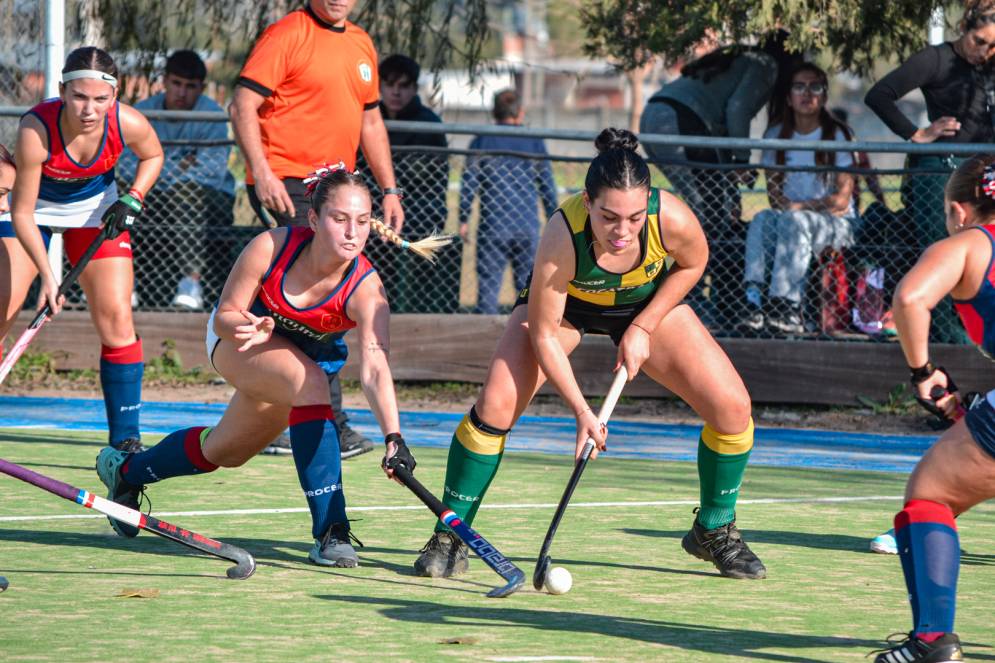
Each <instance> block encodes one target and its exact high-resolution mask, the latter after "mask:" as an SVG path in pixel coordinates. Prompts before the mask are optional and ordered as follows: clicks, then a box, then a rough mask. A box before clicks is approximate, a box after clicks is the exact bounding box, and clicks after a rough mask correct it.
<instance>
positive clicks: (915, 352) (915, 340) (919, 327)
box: [892, 291, 933, 368]
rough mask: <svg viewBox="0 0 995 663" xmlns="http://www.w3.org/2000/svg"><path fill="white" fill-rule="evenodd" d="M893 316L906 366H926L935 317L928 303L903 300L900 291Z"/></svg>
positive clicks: (897, 294) (896, 298)
mask: <svg viewBox="0 0 995 663" xmlns="http://www.w3.org/2000/svg"><path fill="white" fill-rule="evenodd" d="M892 315H893V316H894V318H895V328H896V329H897V330H898V340H899V342H900V343H901V346H902V354H904V355H905V362H906V364H908V365H909V366H911V367H913V368H917V367H919V366H923V365H925V364H926V362H927V361H929V327H930V322H931V320H932V317H933V316H932V313H931V312H930V310H929V307H928V306H927V305H926V302H925V301H923V300H919V299H911V298H904V299H903V296H902V293H901V291H899V292H898V293H896V294H895V302H894V303H893V305H892Z"/></svg>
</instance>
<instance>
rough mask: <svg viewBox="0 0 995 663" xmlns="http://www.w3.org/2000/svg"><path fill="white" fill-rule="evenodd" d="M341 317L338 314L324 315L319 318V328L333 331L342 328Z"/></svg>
mask: <svg viewBox="0 0 995 663" xmlns="http://www.w3.org/2000/svg"><path fill="white" fill-rule="evenodd" d="M342 323H343V320H342V316H341V315H339V314H338V313H325V314H323V315H322V316H321V323H320V324H321V328H322V329H327V330H328V331H335V330H337V329H341V328H342Z"/></svg>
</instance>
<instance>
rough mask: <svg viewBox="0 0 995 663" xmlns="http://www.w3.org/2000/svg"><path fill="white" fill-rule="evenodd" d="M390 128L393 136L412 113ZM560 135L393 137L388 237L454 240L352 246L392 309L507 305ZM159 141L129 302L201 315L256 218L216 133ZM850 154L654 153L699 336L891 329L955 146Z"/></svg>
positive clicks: (940, 333)
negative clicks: (847, 196)
mask: <svg viewBox="0 0 995 663" xmlns="http://www.w3.org/2000/svg"><path fill="white" fill-rule="evenodd" d="M6 115H7V116H4V117H0V120H2V122H0V126H6V124H8V123H10V122H11V121H12V118H11V117H9V115H10V114H9V113H8V114H6ZM151 115H152V116H153V117H154V116H155V114H154V113H152V114H151ZM163 115H165V114H163ZM214 119H215V120H222V119H223V117H222V116H220V115H218V116H217V117H216V118H214ZM403 124H404V125H405V126H404V128H405V129H407V128H410V126H411V125H412V124H413V123H403ZM434 126H435V130H436V131H438V130H448V131H450V134H449V136H450V143H451V144H464V145H465V144H466V140H465V137H466V134H467V133H468V132H469V131H470V130H471V129H476V130H481V131H484V132H491V133H494V132H500V130H499V129H497V128H495V127H489V128H486V129H485V128H483V127H467V126H464V125H434ZM511 133H514V132H513V131H512V132H511ZM532 133H533V134H536V135H543V134H544V133H546V134H548V137H549V138H556V139H557V143H556V145H557V146H558V147H559V146H562V145H563V144H564V142H563V141H564V140H569V139H568V138H567V137H566V136H564V135H562V134H564V133H565V132H556V131H549V132H542V131H540V130H532ZM573 140H574V141H575V142H574V143H573V144H572V145H573V146H575V147H576V148H577V149H570V150H563V151H571V152H574V153H575V154H584V153H588V155H585V156H564V155H562V154H556V155H543V154H535V153H522V152H487V151H479V150H469V149H464V148H459V147H451V148H438V147H404V148H395V150H394V155H393V156H394V165H395V169H396V172H397V177H398V183H399V185H400V186H402V187H403V188H404V189H405V191H406V192H407V196H406V198H405V199H404V203H403V204H404V208H405V213H406V216H407V220H406V223H405V230H404V235H405V236H406V237H407V238H409V239H419V238H421V237H424V236H426V235H428V234H430V233H432V232H449V233H453V234H455V235H457V238H458V239H457V241H456V242H455V243H454V244H453V245H452V246H451V247H449V248H448V249H446V250H444V251H442V253H441V254H440V255H439V260H438V262H437V263H436V264H431V263H428V262H425V261H423V260H421V259H420V258H417V257H415V256H413V255H411V254H409V253H407V252H402V251H399V250H398V249H396V248H395V247H393V246H391V245H388V244H386V243H384V242H381V241H379V240H377V239H371V240H370V244H368V247H367V254H368V255H369V256H370V258H371V260H373V262H374V264H375V265H376V266H377V268H378V270H379V271H380V273H381V275H382V277H383V279H384V282H385V284H386V287H387V290H388V295H389V298H390V301H391V306H392V309H393V310H394V311H395V312H400V313H455V312H485V313H491V312H508V311H510V310H511V308H512V306H513V305H514V302H515V299H516V297H517V292H518V290H519V288H520V287H521V286H522V285H524V283H525V282H526V279H527V277H528V274H529V272H530V270H531V263H532V258H533V256H534V253H535V249H536V244H537V241H538V237H539V234H540V232H541V225H542V224H543V223H544V222H545V219H546V218H548V214H549V211H550V210H549V209H547V208H548V207H549V206H550V205H555V202H551V201H550V199H552V201H558V200H563V199H564V198H565V197H567V196H569V195H571V194H573V193H576V192H578V191H581V190H582V188H583V182H584V176H585V174H586V172H587V166H588V163H589V159H590V157H589V154H590V152H593V148H589V147H588V146H589V145H591V141H590V137H588V136H586V135H584V136H583V138H581V137H580V136H579V135H578V136H577V137H576V138H574V139H573ZM676 140H680V139H676ZM688 140H695V139H688ZM697 140H699V141H701V140H705V141H706V142H707V141H708V140H709V139H697ZM551 142H552V141H551ZM713 143H714V141H713ZM746 144H747V145H748V146H750V147H752V148H754V149H760V148H765V149H773V148H772V146H773V147H774V148H778V147H779V148H782V149H792V148H794V149H799V148H802V147H809V149H811V148H816V149H836V150H839V149H840V146H839V145H838V144H835V145H834V144H827V143H821V142H820V143H791V142H790V141H777V144H776V145H775V144H774V143H771V142H763V143H761V142H760V141H746ZM164 147H165V150H166V154H167V156H166V167H165V169H164V171H163V175H162V176H161V178H160V180H159V182H158V183H157V185H156V188H155V189H154V190H153V191H152V192H151V193H150V195H149V197H148V199H147V212H146V213H145V214H144V215H143V218H142V222H141V225H140V226H139V227H138V228H137V229H136V230H135V231H133V239H134V248H135V278H136V285H135V290H136V307H137V308H138V309H140V310H207V309H209V308H210V307H211V306H213V305H214V303H215V302H216V301H217V297H218V295H219V294H220V291H221V288H222V286H223V285H224V281H225V278H226V277H227V275H228V273H229V272H230V270H231V268H232V265H233V264H234V261H235V259H236V258H237V256H238V255H239V253H240V252H241V250H242V249H243V248H244V247H245V245H246V244H247V243H248V242H249V241H250V240H251V239H252V238H253V237H254V236H255V235H256V234H258V233H259V232H261V231H262V230H263V229H264V228H263V226H262V224H261V223H260V222H259V221H258V220H257V219H256V217H255V215H254V214H253V213H252V210H251V208H250V206H249V205H248V202H247V200H246V196H245V191H244V186H243V185H242V184H241V182H242V181H244V165H243V163H242V161H241V159H240V158H239V155H238V154H237V150H235V149H234V148H233V143H232V142H231V141H185V142H183V141H173V142H172V143H167V144H165V145H164ZM740 147H742V146H740ZM853 147H864V148H869V149H873V148H874V146H873V144H860V145H858V144H854V146H853ZM877 149H878V150H880V149H881V148H880V147H878V148H877ZM910 151H912V150H911V149H910ZM959 152H960V153H961V154H963V153H964V152H965V150H964V149H959ZM754 154H755V155H759V154H760V153H759V152H756V151H755V152H754ZM853 154H854V163H855V164H856V165H857V166H860V167H850V168H845V169H832V168H826V167H812V168H791V167H787V166H776V165H774V166H766V167H765V166H761V165H758V164H753V165H746V166H735V167H733V166H729V165H722V164H719V163H711V162H708V161H696V162H687V161H684V162H672V163H655V164H654V166H653V182H654V184H655V185H656V186H660V187H662V188H664V189H667V190H671V191H673V192H675V193H676V194H677V195H679V196H680V197H681V198H682V199H683V200H685V201H686V202H687V203H688V204H689V206H690V207H691V208H692V210H693V211H694V212H695V213H696V215H697V216H698V218H699V220H700V221H701V224H702V227H703V229H704V231H705V234H706V236H707V238H708V242H709V247H710V258H709V263H708V267H707V269H706V272H705V275H704V277H703V278H702V280H701V282H700V283H699V284H698V286H696V287H695V288H694V289H693V290H692V292H691V293H689V295H688V298H687V301H688V303H689V304H690V305H691V306H692V307H693V308H694V309H695V310H696V311H697V313H698V315H699V316H700V317H701V319H702V320H703V321H704V323H705V324H706V325H707V326H708V327H709V328H710V329H711V331H712V332H713V334H715V335H716V336H724V337H757V338H773V337H780V338H785V337H788V338H798V339H830V338H831V339H850V340H888V339H890V338H893V337H894V326H893V323H892V322H891V320H890V312H889V309H890V302H891V296H892V294H893V292H894V289H895V286H896V285H897V283H898V281H899V280H900V279H901V277H902V276H903V275H904V274H905V273H906V272H907V271H908V269H909V268H910V267H911V266H912V265H913V264H914V263H915V261H916V259H917V258H918V256H919V254H920V253H921V252H922V250H923V249H924V248H925V247H926V246H928V245H929V244H930V243H932V242H934V241H936V240H938V239H940V238H941V237H943V236H945V234H946V231H945V224H944V213H943V186H944V183H945V181H946V178H947V176H948V175H949V173H950V172H951V170H952V169H953V168H954V167H955V165H956V164H957V163H958V162H959V161H960V160H961V158H963V157H954V156H951V155H947V156H937V155H915V154H913V155H911V157H910V158H908V159H906V160H905V161H906V163H905V166H904V167H900V168H890V169H874V168H870V167H869V164H868V161H867V159H866V157H864V158H862V157H861V156H860V155H859V154H858V153H857V152H856V151H854V152H853ZM904 156H906V155H902V154H899V153H897V152H893V153H891V155H886V156H885V158H884V159H881V157H878V158H879V159H880V160H882V161H885V160H887V161H891V162H896V161H897V162H899V163H901V160H902V158H903V157H904ZM754 161H755V162H757V161H758V159H756V158H755V159H754ZM133 163H134V160H133V158H132V159H129V158H128V157H127V156H126V157H124V158H122V162H121V165H120V168H119V172H118V175H119V177H120V178H121V180H122V184H125V180H126V179H127V177H128V176H129V172H130V170H129V169H133V167H134V165H133ZM840 173H843V175H842V176H841V175H840ZM231 175H234V179H235V181H237V182H238V183H239V184H237V185H236V186H235V188H234V189H230V188H226V187H225V186H224V185H223V183H224V182H225V181H226V180H230V179H231ZM841 177H842V178H849V179H850V180H852V182H853V196H852V201H848V203H849V204H847V205H844V206H843V208H847V207H849V209H841V210H838V211H837V212H836V213H828V212H822V211H818V210H815V209H813V208H814V207H815V206H814V205H811V204H808V205H807V206H808V208H809V209H804V208H805V207H806V204H801V205H797V207H800V208H802V209H799V210H794V211H790V210H789V211H784V210H780V209H777V208H778V201H779V200H780V201H781V203H782V204H783V198H782V199H779V198H778V191H781V192H782V193H783V192H784V191H787V190H788V189H790V188H791V186H792V184H791V183H792V182H795V181H796V180H797V178H802V179H806V178H807V179H808V180H811V181H819V182H822V183H823V184H824V185H825V186H826V187H828V190H830V191H831V190H833V187H834V186H837V185H839V184H840V183H841V182H842V181H843V180H842V179H841ZM369 180H370V183H371V190H372V191H373V192H374V199H375V200H376V199H378V198H379V195H378V193H377V188H376V185H375V182H374V181H373V179H372V177H371V176H370V177H369ZM550 189H551V190H550ZM378 211H379V210H375V212H378ZM663 214H664V216H666V209H664V210H663ZM461 221H465V222H466V223H465V224H461ZM461 226H462V228H461ZM461 231H462V232H461ZM664 238H665V241H666V231H665V230H664ZM76 301H77V302H78V301H79V295H78V294H77V296H76ZM932 338H933V340H934V341H939V342H950V343H960V342H963V341H964V336H963V333H962V331H961V329H960V324H959V323H958V321H957V320H956V316H955V314H954V312H953V308H952V305H951V304H950V302H949V300H947V301H944V302H943V303H942V304H941V305H940V307H939V308H938V309H937V311H936V312H935V314H934V325H933V332H932Z"/></svg>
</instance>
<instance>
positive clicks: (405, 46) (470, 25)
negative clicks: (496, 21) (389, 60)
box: [354, 0, 490, 75]
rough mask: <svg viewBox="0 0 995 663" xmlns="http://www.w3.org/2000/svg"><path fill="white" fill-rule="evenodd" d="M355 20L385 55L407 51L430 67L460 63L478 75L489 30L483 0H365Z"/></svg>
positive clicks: (433, 68)
mask: <svg viewBox="0 0 995 663" xmlns="http://www.w3.org/2000/svg"><path fill="white" fill-rule="evenodd" d="M354 20H355V22H356V23H357V24H359V25H361V26H363V29H365V30H366V31H367V32H369V33H370V37H372V38H373V43H374V44H376V46H377V50H378V52H379V53H380V55H381V56H384V55H389V54H391V53H403V54H405V55H407V56H408V57H410V58H412V59H414V60H415V61H417V62H418V63H419V64H420V65H421V66H422V67H423V68H425V69H427V70H428V71H432V72H438V71H440V70H442V69H443V68H444V67H446V66H447V65H449V64H454V63H458V64H462V65H463V66H465V67H467V68H468V69H469V70H470V73H471V75H473V74H475V73H476V72H477V71H478V69H479V68H480V66H481V64H482V62H481V59H482V50H483V48H484V45H485V43H486V42H487V38H488V35H489V32H490V28H489V26H488V20H487V3H486V1H485V0H462V1H461V0H365V2H363V3H362V4H361V6H360V9H359V11H358V12H356V14H355V18H354Z"/></svg>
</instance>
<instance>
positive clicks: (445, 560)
mask: <svg viewBox="0 0 995 663" xmlns="http://www.w3.org/2000/svg"><path fill="white" fill-rule="evenodd" d="M469 555H470V549H469V548H468V547H467V545H466V544H465V543H463V540H462V539H460V538H459V537H458V536H456V535H455V534H453V533H452V532H436V533H435V534H433V535H432V538H431V539H429V540H428V543H426V544H425V547H424V548H422V549H421V555H419V556H418V559H416V560H415V574H417V575H420V576H423V577H426V578H449V577H451V576H458V575H461V574H463V573H466V571H467V569H468V568H470V560H469V559H467V557H469Z"/></svg>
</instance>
